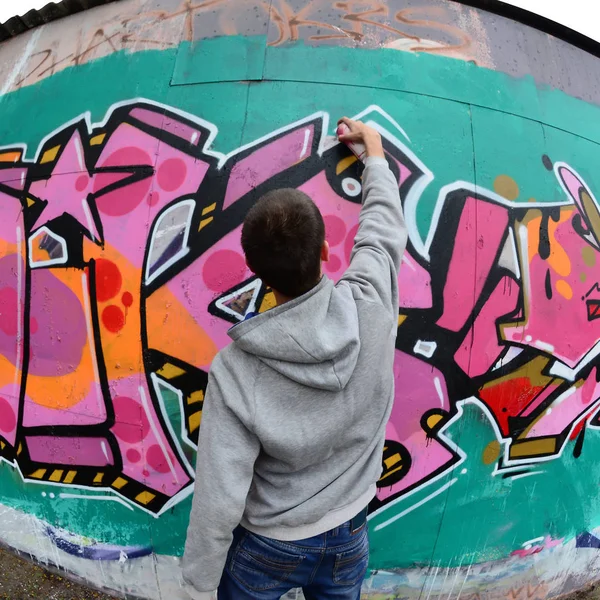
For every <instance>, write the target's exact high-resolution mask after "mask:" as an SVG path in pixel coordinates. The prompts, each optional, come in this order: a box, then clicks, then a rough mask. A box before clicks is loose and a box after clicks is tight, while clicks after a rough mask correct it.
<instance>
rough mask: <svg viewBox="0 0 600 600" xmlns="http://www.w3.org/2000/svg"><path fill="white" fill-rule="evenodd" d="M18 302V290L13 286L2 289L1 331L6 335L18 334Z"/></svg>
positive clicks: (0, 296)
mask: <svg viewBox="0 0 600 600" xmlns="http://www.w3.org/2000/svg"><path fill="white" fill-rule="evenodd" d="M18 303H19V296H18V294H17V290H15V289H13V288H11V287H4V288H2V289H1V290H0V331H2V332H3V333H5V334H6V335H10V336H15V335H17V330H18V323H17V314H18V310H17V305H18Z"/></svg>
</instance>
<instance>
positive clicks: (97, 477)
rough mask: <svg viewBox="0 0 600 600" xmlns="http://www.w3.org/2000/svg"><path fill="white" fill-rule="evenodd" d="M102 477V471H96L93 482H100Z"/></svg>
mask: <svg viewBox="0 0 600 600" xmlns="http://www.w3.org/2000/svg"><path fill="white" fill-rule="evenodd" d="M103 477H104V473H98V474H97V475H96V477H94V483H102V478H103Z"/></svg>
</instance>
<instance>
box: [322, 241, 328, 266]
mask: <svg viewBox="0 0 600 600" xmlns="http://www.w3.org/2000/svg"><path fill="white" fill-rule="evenodd" d="M321 260H322V261H323V262H329V242H328V241H327V240H325V241H324V242H323V246H322V247H321Z"/></svg>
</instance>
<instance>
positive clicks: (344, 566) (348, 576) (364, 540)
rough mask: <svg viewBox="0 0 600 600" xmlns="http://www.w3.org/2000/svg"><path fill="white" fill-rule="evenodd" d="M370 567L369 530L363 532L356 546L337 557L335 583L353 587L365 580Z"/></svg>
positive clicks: (334, 573)
mask: <svg viewBox="0 0 600 600" xmlns="http://www.w3.org/2000/svg"><path fill="white" fill-rule="evenodd" d="M368 565H369V537H368V535H367V529H366V527H365V529H364V530H363V531H362V532H361V534H360V536H359V537H358V539H357V542H356V544H355V545H353V546H352V548H350V549H349V550H346V551H344V552H339V553H338V554H336V556H335V564H334V567H333V582H334V583H336V584H337V585H344V586H353V585H356V584H357V583H359V582H360V581H361V580H362V579H364V577H365V575H366V573H367V567H368Z"/></svg>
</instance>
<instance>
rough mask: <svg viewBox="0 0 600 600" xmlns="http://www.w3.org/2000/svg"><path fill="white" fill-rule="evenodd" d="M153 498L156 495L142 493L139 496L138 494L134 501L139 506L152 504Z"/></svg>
mask: <svg viewBox="0 0 600 600" xmlns="http://www.w3.org/2000/svg"><path fill="white" fill-rule="evenodd" d="M154 498H156V494H152V493H151V492H142V493H141V494H138V495H137V496H136V497H135V499H136V500H137V501H138V502H139V503H140V504H144V505H145V504H149V503H150V502H152V500H154Z"/></svg>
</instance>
